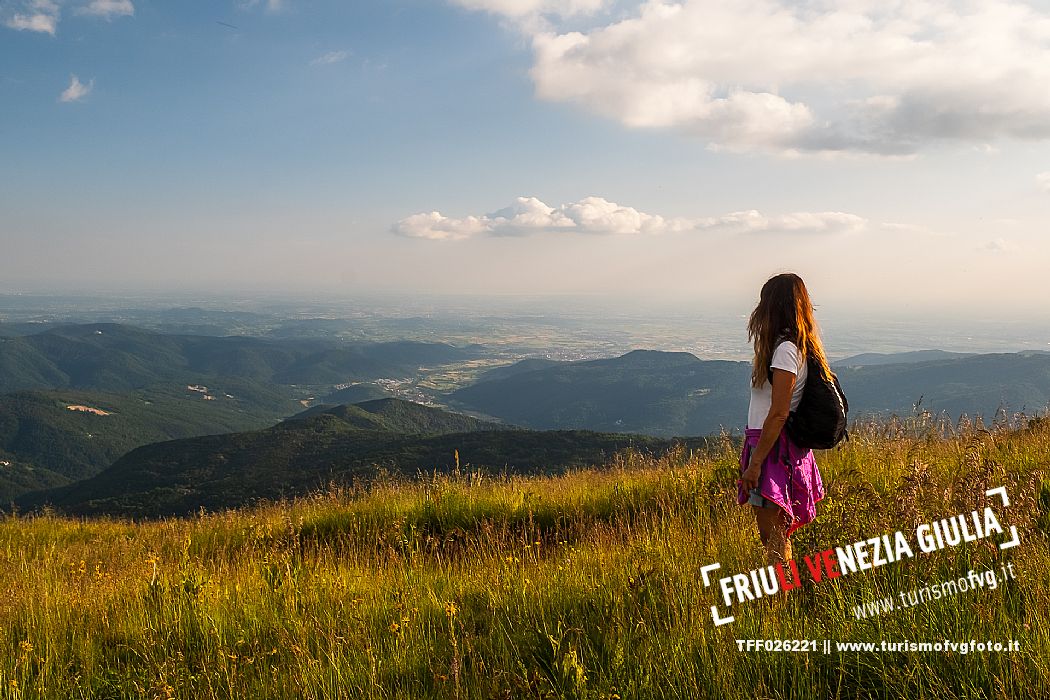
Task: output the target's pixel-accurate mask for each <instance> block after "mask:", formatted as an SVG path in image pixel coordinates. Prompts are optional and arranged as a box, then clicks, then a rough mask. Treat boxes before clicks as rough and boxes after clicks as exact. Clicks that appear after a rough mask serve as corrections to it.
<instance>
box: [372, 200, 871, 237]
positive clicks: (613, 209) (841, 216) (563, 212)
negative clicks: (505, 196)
mask: <svg viewBox="0 0 1050 700" xmlns="http://www.w3.org/2000/svg"><path fill="white" fill-rule="evenodd" d="M866 225H867V220H866V219H863V218H861V217H859V216H856V215H854V214H845V213H842V212H797V213H794V214H783V215H780V216H774V217H768V216H765V215H764V214H762V213H760V212H758V211H754V210H752V211H743V212H734V213H731V214H726V215H724V216H720V217H711V218H704V219H686V218H671V219H668V218H664V217H662V216H660V215H658V214H646V213H644V212H640V211H638V210H637V209H634V208H632V207H626V206H622V205H619V204H616V203H614V202H610V201H608V200H606V199H603V198H601V197H585V198H583V199H581V200H579V201H578V202H572V203H570V204H563V205H561V206H559V207H551V206H548V205H547V204H544V203H543V202H542V201H540V200H539V199H537V198H535V197H518V198H517V199H516V200H515V201H514V203H513V204H511V205H510V206H508V207H505V208H503V209H500V210H498V211H495V212H492V213H491V214H483V215H480V216H477V215H474V216H467V217H465V218H462V219H457V218H453V217H448V216H445V215H443V214H441V212H437V211H432V212H427V213H420V214H414V215H412V216H409V217H406V218H404V219H402V220H401V221H399V222H397V223H396V224H394V226H393V227H392V231H393V232H394V233H397V234H400V235H402V236H408V237H411V238H429V239H432V240H461V239H465V238H470V237H473V236H479V235H492V236H521V235H527V234H531V233H541V232H553V231H560V232H575V233H587V234H606V235H608V234H628V235H631V234H634V235H637V234H661V233H674V232H681V231H718V232H723V233H731V234H732V233H740V234H746V233H760V232H770V233H791V232H802V233H823V234H838V233H854V232H858V231H860V230H863V229H864V228H865V227H866Z"/></svg>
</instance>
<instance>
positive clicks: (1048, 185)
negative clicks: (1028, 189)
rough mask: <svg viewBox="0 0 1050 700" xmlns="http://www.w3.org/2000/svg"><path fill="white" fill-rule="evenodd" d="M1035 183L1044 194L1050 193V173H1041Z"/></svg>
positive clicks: (1036, 177)
mask: <svg viewBox="0 0 1050 700" xmlns="http://www.w3.org/2000/svg"><path fill="white" fill-rule="evenodd" d="M1035 183H1036V184H1037V185H1039V189H1041V190H1042V191H1043V192H1050V172H1045V173H1039V174H1038V175H1036V176H1035Z"/></svg>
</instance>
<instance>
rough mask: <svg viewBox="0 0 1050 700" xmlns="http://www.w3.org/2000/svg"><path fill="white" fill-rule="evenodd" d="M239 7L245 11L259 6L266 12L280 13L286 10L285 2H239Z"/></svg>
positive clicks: (277, 0) (279, 0)
mask: <svg viewBox="0 0 1050 700" xmlns="http://www.w3.org/2000/svg"><path fill="white" fill-rule="evenodd" d="M239 5H240V6H241V8H242V9H246V10H250V9H253V8H255V7H260V6H261V7H262V8H263V9H265V10H266V11H267V12H280V11H282V10H285V9H287V8H288V3H286V2H285V0H240V2H239Z"/></svg>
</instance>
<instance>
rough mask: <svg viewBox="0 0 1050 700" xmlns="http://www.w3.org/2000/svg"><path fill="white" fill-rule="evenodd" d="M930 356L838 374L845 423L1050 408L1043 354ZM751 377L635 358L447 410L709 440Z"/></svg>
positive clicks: (738, 411)
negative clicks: (846, 407) (919, 410)
mask: <svg viewBox="0 0 1050 700" xmlns="http://www.w3.org/2000/svg"><path fill="white" fill-rule="evenodd" d="M923 356H927V355H925V354H923V355H919V357H923ZM934 356H936V357H940V359H934V360H925V361H917V360H916V359H915V357H913V356H909V357H907V358H906V359H905V361H902V362H896V363H891V364H886V363H879V362H877V361H876V362H868V361H867V360H866V361H865V363H864V364H863V365H862V366H856V367H854V366H844V367H836V373H837V374H838V377H839V380H840V382H841V384H842V388H843V390H844V391H845V392H846V396H847V397H848V399H849V403H850V412H851V416H863V415H873V414H874V415H887V414H890V413H897V414H899V415H902V414H910V413H912V411H913V406H914V405H915V403H916V402H918V400H919V399H920V398H922V406H923V407H924V408H927V409H929V410H931V411H933V412H935V413H940V412H945V413H947V414H949V415H950V416H952V417H953V418H958V417H959V416H960V415H961V414H963V413H965V414H968V415H970V416H974V415H975V414H981V415H983V416H985V417H986V418H991V417H992V416H994V415H995V413H996V412H997V411H998V410H999V409H1000V407H1005V408H1006V410H1007V411H1009V412H1015V411H1023V412H1026V413H1029V414H1037V413H1041V412H1044V411H1046V409H1047V406H1048V404H1050V354H1047V353H1040V352H1026V353H995V354H982V355H965V354H958V355H954V354H943V356H942V354H941V353H934ZM858 357H866V356H858ZM750 373H751V366H750V363H747V362H727V361H721V360H714V361H704V360H700V359H698V358H697V357H695V356H694V355H692V354H690V353H685V352H660V351H655V350H635V351H633V352H629V353H627V354H625V355H622V356H620V357H615V358H609V359H602V360H589V361H579V362H570V363H559V364H556V365H553V366H549V367H540V368H536V369H530V370H527V371H523V372H516V373H510V374H509V375H507V376H504V377H502V378H495V379H489V380H486V381H479V382H476V383H474V384H472V385H470V386H467V387H464V388H462V389H458V390H456V391H454V392H452V393H451V394H450V395H449V396H448V403H449V405H450V406H453V407H456V408H460V409H470V410H473V411H477V412H479V413H483V414H485V415H489V416H493V417H497V418H499V419H502V420H506V421H508V422H511V423H515V424H517V425H522V426H525V427H529V428H534V429H541V430H553V429H576V428H586V429H589V430H615V431H623V432H635V433H644V434H650V435H662V436H673V435H706V434H710V433H713V432H717V431H718V430H719V429H720V428H723V427H725V428H728V429H736V430H742V429H743V427H744V423H745V421H746V418H747V406H748V400H749V393H748V392H749V378H750Z"/></svg>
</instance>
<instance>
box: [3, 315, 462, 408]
mask: <svg viewBox="0 0 1050 700" xmlns="http://www.w3.org/2000/svg"><path fill="white" fill-rule="evenodd" d="M478 352H479V350H478V348H477V347H472V348H459V347H456V346H453V345H448V344H446V343H422V342H409V341H392V342H385V343H366V344H350V343H343V342H337V341H333V340H327V339H323V338H322V339H304V340H290V339H263V338H249V337H238V336H229V337H212V336H202V335H165V334H162V333H154V332H152V331H147V330H143V329H140V328H134V327H131V326H124V325H119V324H112V323H95V324H83V325H68V326H60V327H55V328H50V329H49V330H46V331H43V332H39V333H34V334H32V335H23V336H0V393H6V392H10V391H17V390H21V389H55V388H77V389H98V390H103V391H109V392H122V391H129V390H132V389H138V388H141V387H143V386H146V385H149V384H156V383H158V382H182V383H203V382H206V381H207V380H208V379H211V378H215V377H219V378H222V379H238V380H245V381H251V382H257V383H265V384H280V385H290V384H296V385H325V384H338V383H342V382H346V381H348V380H352V379H359V380H368V379H376V378H380V377H387V376H400V375H404V374H410V373H412V372H414V371H415V370H416V369H418V367H420V366H422V365H434V364H443V363H448V362H454V361H458V360H463V359H467V358H472V357H475V356H476V355H477V353H478Z"/></svg>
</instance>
